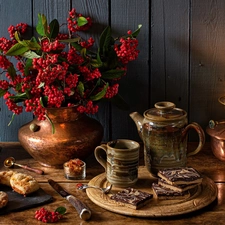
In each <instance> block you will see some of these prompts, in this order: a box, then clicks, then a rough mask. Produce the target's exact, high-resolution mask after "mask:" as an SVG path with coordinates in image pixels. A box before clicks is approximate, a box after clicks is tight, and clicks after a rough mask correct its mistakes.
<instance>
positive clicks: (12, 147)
mask: <svg viewBox="0 0 225 225" xmlns="http://www.w3.org/2000/svg"><path fill="white" fill-rule="evenodd" d="M196 145H197V143H189V150H192V149H194V148H195V147H196ZM0 147H1V151H0V160H2V159H3V158H5V157H6V156H8V155H12V154H13V156H14V157H16V158H17V159H18V162H25V161H26V162H28V163H29V164H30V163H31V165H33V166H34V165H36V166H37V165H38V164H35V162H32V159H31V158H30V156H29V155H28V154H27V153H26V152H25V151H23V150H22V148H21V147H20V145H19V143H2V142H1V143H0ZM92 157H93V155H92V156H90V158H88V159H87V165H88V170H87V171H88V172H87V173H88V176H89V178H88V179H87V181H88V180H89V179H92V178H93V177H95V176H96V175H97V174H99V173H101V172H102V168H101V166H99V165H98V163H97V162H96V161H95V160H94V159H93V158H92ZM27 160H28V161H27ZM141 162H142V163H143V154H141ZM0 163H1V162H0ZM33 163H34V164H33ZM1 165H2V164H1ZM188 165H190V166H193V167H195V168H196V169H198V170H199V171H200V172H201V173H203V174H204V175H207V176H209V177H210V178H211V179H215V180H216V185H217V188H218V197H217V200H215V201H214V202H212V203H211V204H210V205H208V206H206V207H205V208H203V209H201V210H198V211H195V212H193V213H188V214H185V215H180V216H172V217H166V218H138V217H133V216H124V215H120V214H117V213H112V212H110V211H108V210H106V209H103V208H102V207H100V206H98V205H96V204H95V203H93V202H92V201H91V200H90V199H89V198H88V196H87V195H86V193H85V191H79V190H77V189H76V183H77V182H80V181H73V182H68V181H66V182H65V181H64V180H61V182H60V185H61V186H62V187H63V188H65V189H66V190H69V191H70V193H71V194H74V195H75V196H77V197H79V198H80V199H81V200H82V201H83V202H85V204H87V205H88V206H89V207H90V209H91V211H92V217H91V220H90V221H87V222H85V221H82V220H80V219H79V217H78V215H77V213H76V211H75V210H74V208H73V207H72V206H71V205H70V204H69V203H68V202H67V200H65V199H63V198H62V197H61V196H59V195H58V194H57V193H56V192H55V191H54V190H53V189H52V188H51V187H50V186H49V184H48V183H47V182H46V180H43V181H41V180H40V186H41V188H42V189H43V190H44V191H45V192H46V193H47V194H50V195H52V196H53V198H54V201H53V202H52V203H49V204H46V205H44V207H45V208H46V209H48V210H51V211H54V210H55V209H56V208H57V207H58V206H64V207H66V208H67V213H66V215H65V216H64V219H62V220H61V221H60V222H59V223H57V224H68V225H69V224H71V225H72V224H74V223H77V224H83V225H84V224H93V225H95V224H106V225H108V224H116V225H122V224H125V223H126V224H131V225H134V224H144V225H145V224H146V225H147V224H153V225H159V224H168V225H180V224H215V218H216V224H223V222H224V219H225V215H224V210H225V194H224V193H225V177H224V170H225V164H224V162H220V161H219V160H218V159H217V158H215V157H214V156H213V154H212V152H211V148H210V145H209V143H206V145H205V147H204V149H203V150H202V151H201V152H200V153H198V154H197V155H196V156H191V157H190V158H189V159H188ZM209 165H210V166H209ZM14 169H16V170H17V168H14ZM1 170H2V168H1ZM219 174H220V175H221V177H220V178H218V175H219ZM32 175H33V174H32ZM35 176H36V178H37V175H35ZM38 176H40V175H38ZM59 176H60V175H59V173H52V174H51V178H52V179H56V180H57V179H58V177H59ZM216 176H217V178H216ZM40 207H41V206H38V207H35V208H32V209H29V210H26V211H21V212H16V213H10V214H7V215H3V216H0V224H2V225H3V224H4V225H5V224H13V225H19V224H24V225H28V224H39V223H38V222H37V221H36V220H35V219H34V213H35V211H36V210H37V209H39V208H40Z"/></svg>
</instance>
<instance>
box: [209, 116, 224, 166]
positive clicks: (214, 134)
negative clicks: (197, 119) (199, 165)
mask: <svg viewBox="0 0 225 225" xmlns="http://www.w3.org/2000/svg"><path fill="white" fill-rule="evenodd" d="M206 132H207V133H208V134H209V136H210V145H211V149H212V152H213V154H214V155H215V156H216V158H218V159H219V160H221V161H224V162H225V121H224V120H223V121H214V120H210V121H209V126H208V127H207V128H206Z"/></svg>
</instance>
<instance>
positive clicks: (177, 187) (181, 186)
mask: <svg viewBox="0 0 225 225" xmlns="http://www.w3.org/2000/svg"><path fill="white" fill-rule="evenodd" d="M158 184H159V185H160V186H162V187H164V188H169V189H171V190H173V191H178V192H184V191H187V190H190V189H192V188H194V187H196V186H198V185H199V184H198V183H197V184H196V183H195V184H178V185H171V184H168V183H167V182H166V181H165V180H163V179H158Z"/></svg>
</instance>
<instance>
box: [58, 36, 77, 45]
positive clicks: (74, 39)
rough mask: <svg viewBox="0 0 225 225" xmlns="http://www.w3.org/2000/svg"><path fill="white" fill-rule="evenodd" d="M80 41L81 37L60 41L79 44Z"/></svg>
mask: <svg viewBox="0 0 225 225" xmlns="http://www.w3.org/2000/svg"><path fill="white" fill-rule="evenodd" d="M80 39H81V38H80V37H76V38H71V39H64V40H59V42H66V43H73V42H78V41H79V40H80ZM79 46H80V45H79Z"/></svg>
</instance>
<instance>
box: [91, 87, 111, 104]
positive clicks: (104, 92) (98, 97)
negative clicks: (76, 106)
mask: <svg viewBox="0 0 225 225" xmlns="http://www.w3.org/2000/svg"><path fill="white" fill-rule="evenodd" d="M108 86H109V84H108V83H106V85H105V86H104V88H103V89H102V90H101V91H100V92H99V93H98V94H96V95H94V96H91V97H90V99H91V100H92V101H98V100H100V99H101V98H103V97H104V96H105V94H106V91H107V88H108Z"/></svg>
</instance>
